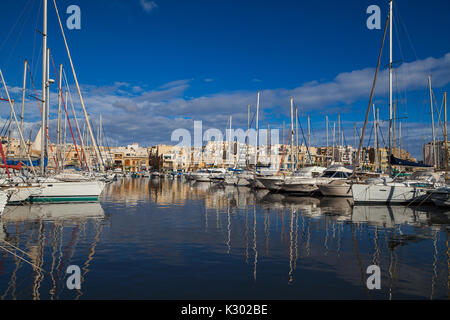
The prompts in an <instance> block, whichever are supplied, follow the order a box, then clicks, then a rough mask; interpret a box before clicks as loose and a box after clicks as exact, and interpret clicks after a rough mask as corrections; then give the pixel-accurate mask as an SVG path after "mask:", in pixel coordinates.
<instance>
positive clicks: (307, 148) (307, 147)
mask: <svg viewBox="0 0 450 320" xmlns="http://www.w3.org/2000/svg"><path fill="white" fill-rule="evenodd" d="M294 107H295V103H294ZM299 110H300V108H299ZM298 126H299V127H300V131H301V132H302V137H303V141H305V145H306V151H307V152H308V157H309V162H310V163H311V160H312V157H311V153H310V152H309V145H308V144H307V143H306V137H305V133H304V132H303V127H302V122H301V121H299V122H298Z"/></svg>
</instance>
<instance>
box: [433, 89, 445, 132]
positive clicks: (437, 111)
mask: <svg viewBox="0 0 450 320" xmlns="http://www.w3.org/2000/svg"><path fill="white" fill-rule="evenodd" d="M431 94H432V96H433V101H434V107H435V109H436V113H437V115H438V118H439V124H440V126H441V130H442V131H441V132H442V136H444V127H443V125H442V121H441V113H440V111H439V110H438V108H437V105H436V97H435V96H434V90H433V89H432V90H431ZM442 103H444V100H442ZM441 111H442V105H441Z"/></svg>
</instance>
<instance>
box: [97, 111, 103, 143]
mask: <svg viewBox="0 0 450 320" xmlns="http://www.w3.org/2000/svg"><path fill="white" fill-rule="evenodd" d="M102 129H103V124H102V115H100V128H99V130H98V132H99V133H98V137H99V141H98V146H99V148H101V146H102V145H103V141H102V140H103V137H102V133H103V130H102Z"/></svg>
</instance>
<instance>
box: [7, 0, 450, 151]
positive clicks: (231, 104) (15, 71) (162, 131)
mask: <svg viewBox="0 0 450 320" xmlns="http://www.w3.org/2000/svg"><path fill="white" fill-rule="evenodd" d="M57 4H58V7H59V11H60V14H61V16H62V18H63V23H64V22H65V20H66V19H67V17H68V16H69V15H68V14H66V13H65V11H66V8H67V7H68V6H69V5H71V4H76V5H78V6H79V7H80V8H81V30H68V29H67V28H65V32H66V35H67V38H68V41H69V46H70V48H71V54H72V57H73V59H74V62H75V67H76V71H77V75H78V78H79V81H80V83H81V85H82V88H83V91H84V94H85V99H86V105H87V108H88V110H89V112H90V114H91V116H92V117H93V121H94V122H95V121H97V119H98V115H99V114H102V115H103V119H104V125H105V131H106V133H107V135H108V137H109V139H110V142H111V144H127V143H131V142H133V141H136V142H139V143H140V144H142V145H151V144H156V143H169V142H170V136H171V132H172V131H173V130H174V129H176V128H186V129H192V126H193V120H203V123H204V127H205V128H206V127H217V128H219V129H221V128H224V127H225V126H226V124H227V119H228V116H229V115H231V114H232V115H233V124H234V126H241V127H243V128H244V127H246V123H247V104H248V103H250V104H251V105H252V110H254V109H255V104H256V92H257V90H261V91H262V93H261V108H262V110H261V124H260V125H261V126H264V127H265V126H266V124H267V123H270V124H271V127H280V126H281V123H282V121H283V120H286V121H288V112H289V97H290V96H294V99H295V101H296V105H297V106H298V107H299V108H300V115H301V123H302V126H303V127H306V117H305V116H306V115H309V116H311V122H312V132H313V134H312V142H315V143H324V136H325V115H328V116H329V118H330V121H336V120H337V115H338V114H341V119H342V121H343V125H344V132H345V139H346V141H347V142H349V143H353V123H355V122H356V123H357V126H358V127H361V126H362V122H363V121H364V116H365V109H366V108H367V104H368V100H369V93H370V85H371V82H372V79H373V72H374V68H375V66H376V62H377V57H378V50H379V47H380V43H381V37H382V30H368V29H367V27H366V19H367V18H368V16H369V15H368V14H366V9H367V7H368V6H369V5H373V4H375V5H379V6H380V8H381V20H382V25H383V26H384V22H385V19H386V14H387V10H388V1H387V0H384V1H380V0H371V1H365V0H363V1H346V2H337V1H320V2H318V1H282V0H281V1H276V2H269V1H252V0H246V1H242V0H241V1H219V0H217V1H207V0H204V1H200V0H198V1H170V0H154V1H149V0H127V1H125V0H108V1H107V0H95V1H88V0H70V1H65V0H59V1H57ZM1 7H2V10H1V11H0V27H1V30H3V32H2V34H1V35H0V67H1V68H2V71H3V72H4V74H5V80H6V82H7V84H8V85H9V87H10V88H12V89H13V90H12V92H13V95H14V92H15V93H16V95H17V94H18V93H19V90H17V89H18V88H19V87H21V79H22V68H23V67H22V63H23V58H27V59H31V60H32V61H35V62H40V57H39V54H40V50H41V49H40V46H41V42H42V41H41V37H40V35H39V34H38V33H36V32H35V29H36V28H37V29H40V28H41V20H42V18H41V14H42V11H40V10H41V9H40V1H37V0H35V1H32V0H16V1H4V2H3V3H2V5H1ZM394 8H395V15H394V16H395V19H394V42H393V43H394V60H401V63H399V64H398V70H397V72H396V77H395V82H394V84H395V88H396V93H395V96H396V97H397V110H398V114H399V117H401V118H404V119H402V126H403V127H402V128H403V141H402V145H403V146H405V147H407V148H408V150H409V151H410V152H411V153H412V154H413V155H414V156H416V157H419V158H421V151H420V150H421V149H420V146H421V143H422V139H424V140H425V141H427V140H428V139H429V138H430V135H431V122H430V119H431V115H430V106H429V94H428V89H427V87H426V85H427V76H428V74H431V76H432V82H433V85H434V93H435V95H436V99H437V105H438V108H439V107H440V105H441V101H442V93H443V91H445V90H446V91H450V90H449V89H450V85H449V84H450V41H448V40H449V39H448V34H449V31H450V19H448V12H450V3H449V2H448V1H437V0H435V1H431V2H427V3H425V2H423V1H412V0H408V1H407V0H397V1H396V2H395V7H394ZM21 13H22V14H21ZM64 24H65V23H64ZM49 47H50V48H51V50H52V55H53V56H54V59H55V63H57V64H59V63H63V64H64V66H65V68H66V71H67V74H68V77H69V82H70V84H71V85H73V81H72V80H71V79H72V77H71V75H70V69H69V64H68V60H67V56H66V54H65V51H64V44H63V42H62V38H61V34H60V30H59V26H58V24H57V20H56V15H55V11H54V8H53V3H52V1H49ZM387 49H388V47H387V46H386V48H385V51H384V52H385V53H384V55H383V60H382V65H383V66H385V65H386V64H387V63H388V60H387V58H388V55H387V53H388V50H387ZM32 70H33V74H34V75H33V76H34V78H35V79H34V80H35V82H36V86H37V88H38V89H39V88H40V87H41V84H40V81H41V80H40V79H41V76H40V69H39V64H38V63H37V64H36V63H34V65H33V68H32ZM52 72H53V70H52ZM383 74H384V75H386V70H383V73H382V74H381V75H380V78H379V80H378V81H379V82H378V86H377V95H376V97H375V103H376V105H377V107H379V108H380V117H381V118H382V119H386V118H387V116H388V106H387V97H388V95H387V78H386V77H385V76H383ZM14 88H15V89H16V90H14ZM29 89H30V90H31V89H32V87H31V85H29ZM55 90H56V88H53V91H54V92H56V91H55ZM72 93H73V94H74V93H75V91H74V90H73V91H72ZM30 94H31V92H30ZM0 96H2V97H4V96H5V94H4V92H2V93H1V94H0ZM73 96H74V100H75V104H76V106H77V110H79V103H78V102H77V101H78V99H76V96H75V95H73ZM16 98H17V99H18V96H16ZM19 100H20V99H19ZM55 103H56V99H53V104H55ZM0 106H2V108H1V111H0V116H1V117H2V118H3V119H5V118H7V117H8V116H9V112H8V106H7V105H6V104H5V105H3V104H2V105H0ZM53 109H55V108H53ZM55 112H56V109H55V110H52V115H53V118H54V116H55ZM79 116H80V117H81V113H79ZM435 117H437V116H436V115H435ZM370 120H371V119H370ZM26 121H27V124H28V129H31V128H33V130H34V131H33V132H36V131H37V129H36V126H37V124H36V123H37V121H38V109H37V106H36V102H34V101H28V102H27V113H26ZM55 130H56V129H55ZM25 135H26V136H27V135H28V134H27V132H25ZM368 135H370V130H369V131H368V133H367V134H366V136H368ZM368 142H369V141H368V140H367V142H366V144H367V143H368Z"/></svg>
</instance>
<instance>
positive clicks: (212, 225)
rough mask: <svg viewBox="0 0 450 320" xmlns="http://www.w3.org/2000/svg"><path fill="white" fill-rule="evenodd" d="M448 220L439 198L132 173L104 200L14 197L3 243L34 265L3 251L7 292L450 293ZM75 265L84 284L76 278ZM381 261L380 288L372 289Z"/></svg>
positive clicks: (1, 232) (51, 295)
mask: <svg viewBox="0 0 450 320" xmlns="http://www.w3.org/2000/svg"><path fill="white" fill-rule="evenodd" d="M58 206H59V207H58ZM103 210H105V211H106V212H107V214H106V215H105V213H104V211H103ZM449 225H450V216H449V213H448V212H447V211H445V210H441V209H437V208H436V207H405V206H395V207H386V206H354V205H353V203H352V201H351V200H349V199H344V198H324V197H295V196H289V195H286V194H281V193H280V194H274V193H269V192H267V191H266V190H258V191H255V190H252V189H250V188H247V187H229V186H227V187H224V186H220V185H217V184H211V183H195V182H186V181H184V180H182V179H148V178H141V179H133V178H124V179H121V180H119V181H117V182H115V183H112V184H110V185H108V186H107V188H106V189H105V192H104V194H103V195H102V199H101V205H100V204H99V203H90V204H74V205H55V206H51V205H47V206H21V207H7V208H6V209H5V211H4V215H3V216H2V218H1V220H0V239H1V240H2V241H0V242H1V245H2V246H4V247H5V248H9V249H10V250H12V251H13V252H16V253H17V252H18V251H17V250H16V249H14V248H20V250H23V251H24V252H25V253H26V254H22V256H23V257H28V259H29V260H30V262H31V263H32V264H33V265H34V266H31V265H28V264H26V263H25V262H24V261H21V260H20V259H18V258H16V257H15V256H12V255H11V254H10V253H7V252H6V251H0V259H3V263H2V262H1V261H0V296H1V297H2V298H3V299H14V298H32V299H42V298H43V299H57V298H65V299H78V298H80V297H82V298H105V299H108V298H122V299H123V298H149V299H168V298H174V299H177V298H178V299H196V298H200V299H202V298H203V299H205V298H208V299H211V298H212V299H232V298H234V299H241V298H244V299H259V298H271V299H283V298H293V299H301V298H339V299H346V298H348V299H355V298H357V299H361V298H362V299H401V298H430V299H448V298H449V278H448V277H449V267H450V256H449V247H448V233H449ZM4 241H6V242H4ZM7 243H9V244H10V245H11V246H9V247H8V244H7ZM12 246H14V247H12ZM70 264H78V265H80V267H81V269H82V290H79V291H77V292H71V291H69V290H67V289H66V288H65V279H66V275H65V270H66V268H67V266H68V265H70ZM372 264H377V265H379V266H380V268H381V271H382V289H381V290H376V291H370V290H367V288H366V285H365V281H366V277H367V274H366V268H367V267H368V266H369V265H372ZM39 268H42V270H45V272H41V271H40V269H39ZM236 287H239V291H236ZM330 288H331V289H330ZM2 292H3V293H2Z"/></svg>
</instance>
